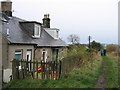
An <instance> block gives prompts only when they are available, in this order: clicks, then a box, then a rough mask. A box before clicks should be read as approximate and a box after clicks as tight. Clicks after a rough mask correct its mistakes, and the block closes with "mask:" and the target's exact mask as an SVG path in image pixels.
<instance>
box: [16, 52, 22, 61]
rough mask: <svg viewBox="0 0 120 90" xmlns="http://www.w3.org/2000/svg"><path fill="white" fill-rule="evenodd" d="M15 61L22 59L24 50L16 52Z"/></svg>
mask: <svg viewBox="0 0 120 90" xmlns="http://www.w3.org/2000/svg"><path fill="white" fill-rule="evenodd" d="M15 59H16V60H21V59H22V50H16V51H15Z"/></svg>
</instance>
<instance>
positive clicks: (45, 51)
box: [42, 49, 47, 62]
mask: <svg viewBox="0 0 120 90" xmlns="http://www.w3.org/2000/svg"><path fill="white" fill-rule="evenodd" d="M43 53H45V57H44V58H45V60H44V62H46V61H47V50H46V49H43V50H42V60H43Z"/></svg>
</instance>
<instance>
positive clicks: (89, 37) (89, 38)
mask: <svg viewBox="0 0 120 90" xmlns="http://www.w3.org/2000/svg"><path fill="white" fill-rule="evenodd" d="M88 40H89V48H90V40H91V36H88Z"/></svg>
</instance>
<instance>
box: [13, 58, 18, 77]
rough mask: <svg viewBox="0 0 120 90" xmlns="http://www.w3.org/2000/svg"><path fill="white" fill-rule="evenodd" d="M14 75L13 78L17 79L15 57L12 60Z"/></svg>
mask: <svg viewBox="0 0 120 90" xmlns="http://www.w3.org/2000/svg"><path fill="white" fill-rule="evenodd" d="M12 75H13V79H17V76H16V60H15V59H13V61H12Z"/></svg>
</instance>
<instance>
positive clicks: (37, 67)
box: [12, 56, 83, 80]
mask: <svg viewBox="0 0 120 90" xmlns="http://www.w3.org/2000/svg"><path fill="white" fill-rule="evenodd" d="M82 61H83V60H82V59H81V58H78V57H73V56H72V57H69V58H68V57H67V58H64V59H63V60H59V62H56V61H48V62H42V61H41V62H38V61H34V62H33V61H26V60H21V61H18V60H13V61H12V74H13V79H19V78H26V77H30V78H34V79H35V78H37V79H49V80H53V79H54V80H56V79H59V78H60V77H62V76H64V75H65V74H67V73H69V72H71V71H72V70H73V69H74V68H76V67H80V66H81V64H82Z"/></svg>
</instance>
